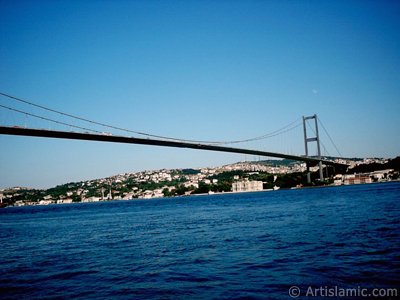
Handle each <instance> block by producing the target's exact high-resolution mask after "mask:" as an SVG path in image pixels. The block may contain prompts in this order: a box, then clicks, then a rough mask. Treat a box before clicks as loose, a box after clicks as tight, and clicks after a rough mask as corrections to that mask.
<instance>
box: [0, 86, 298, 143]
mask: <svg viewBox="0 0 400 300" xmlns="http://www.w3.org/2000/svg"><path fill="white" fill-rule="evenodd" d="M0 95H2V96H4V97H7V98H9V99H12V100H15V101H19V102H22V103H25V104H28V105H31V106H34V107H37V108H40V109H43V110H47V111H50V112H52V113H56V114H60V115H63V116H66V117H70V118H73V119H77V120H80V121H84V122H88V123H91V124H94V125H98V126H102V127H106V128H110V129H114V130H119V131H124V132H129V133H134V134H138V135H143V136H147V137H152V138H160V139H164V140H172V141H180V142H189V143H204V144H237V143H244V142H251V141H257V140H262V139H267V138H271V137H274V136H277V135H279V134H283V133H285V132H288V131H290V130H293V129H295V128H297V127H298V126H300V125H301V124H298V125H296V126H292V125H294V124H295V123H296V122H299V121H300V119H298V120H295V121H294V122H292V123H290V124H288V125H286V126H284V127H282V128H280V129H278V130H275V131H273V132H270V133H267V134H264V135H261V136H257V137H253V138H249V139H244V140H234V141H202V140H189V139H180V138H173V137H167V136H161V135H155V134H149V133H145V132H140V131H135V130H130V129H126V128H121V127H117V126H113V125H109V124H105V123H101V122H97V121H92V120H89V119H86V118H83V117H79V116H75V115H72V114H68V113H65V112H62V111H59V110H55V109H52V108H49V107H45V106H42V105H39V104H35V103H33V102H30V101H27V100H24V99H21V98H18V97H15V96H12V95H9V94H6V93H3V92H0ZM53 121H54V120H53ZM290 126H292V127H290ZM74 127H76V128H79V126H74ZM85 130H87V129H85ZM90 131H93V132H100V131H96V130H90Z"/></svg>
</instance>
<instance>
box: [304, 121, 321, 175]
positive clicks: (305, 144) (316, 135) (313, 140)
mask: <svg viewBox="0 0 400 300" xmlns="http://www.w3.org/2000/svg"><path fill="white" fill-rule="evenodd" d="M310 119H314V121H315V137H310V138H309V137H307V126H306V125H307V120H310ZM303 129H304V146H305V150H306V156H307V157H308V143H311V142H317V156H318V158H319V159H321V147H320V145H319V133H318V121H317V115H313V116H310V117H304V116H303ZM318 165H319V179H320V180H321V181H323V180H324V173H323V169H322V161H321V160H320V161H319V163H318ZM307 182H308V183H311V174H310V168H309V166H308V164H307Z"/></svg>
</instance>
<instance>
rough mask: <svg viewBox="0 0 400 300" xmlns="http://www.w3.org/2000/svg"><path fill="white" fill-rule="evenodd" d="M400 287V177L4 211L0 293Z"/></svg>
mask: <svg viewBox="0 0 400 300" xmlns="http://www.w3.org/2000/svg"><path fill="white" fill-rule="evenodd" d="M399 285H400V183H399V182H393V183H382V184H367V185H354V186H342V187H325V188H312V189H298V190H279V191H273V192H257V193H242V194H225V195H211V196H193V197H182V198H170V199H157V200H132V201H112V202H101V203H87V204H84V203H82V204H65V205H50V206H35V207H19V208H17V207H15V208H5V209H1V210H0V298H1V299H55V298H56V299H291V298H290V296H289V289H290V288H291V287H293V286H296V287H297V288H298V291H299V292H300V297H299V298H300V299H306V298H308V297H305V293H306V290H307V289H308V288H309V287H310V286H311V287H313V288H318V287H326V288H329V289H330V288H333V287H339V288H358V289H360V288H366V289H373V288H382V289H383V288H397V289H399ZM399 291H400V290H399ZM308 296H310V295H308ZM314 296H315V295H314ZM320 296H321V297H320V298H325V299H326V297H323V296H322V295H321V294H320ZM316 298H318V297H316ZM358 298H360V297H353V298H351V299H358ZM369 298H372V297H367V298H363V299H369ZM380 298H383V297H380ZM395 298H396V297H394V296H392V297H388V299H395ZM334 299H339V298H338V297H336V298H335V297H334ZM346 299H350V298H346Z"/></svg>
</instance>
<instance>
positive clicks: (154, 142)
mask: <svg viewBox="0 0 400 300" xmlns="http://www.w3.org/2000/svg"><path fill="white" fill-rule="evenodd" d="M0 134H5V135H19V136H32V137H46V138H58V139H72V140H86V141H100V142H112V143H126V144H139V145H151V146H163V147H175V148H189V149H197V150H208V151H219V152H229V153H240V154H250V155H258V156H266V157H277V158H286V159H291V160H296V161H304V162H307V163H309V164H310V165H313V164H317V163H319V162H320V161H322V163H324V164H326V165H333V166H342V167H346V166H347V165H343V164H338V163H336V162H333V161H329V160H323V159H318V158H316V157H306V156H297V155H289V154H283V153H276V152H266V151H259V150H250V149H242V148H231V147H224V146H216V145H209V144H196V143H187V142H178V141H167V140H159V139H149V138H145V139H144V138H135V137H126V136H115V135H107V134H93V133H79V132H73V131H54V130H45V129H32V128H23V127H18V126H14V127H8V126H0Z"/></svg>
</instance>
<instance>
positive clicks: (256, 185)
mask: <svg viewBox="0 0 400 300" xmlns="http://www.w3.org/2000/svg"><path fill="white" fill-rule="evenodd" d="M262 190H263V183H262V181H250V180H247V179H246V180H241V181H235V182H233V183H232V192H253V191H262Z"/></svg>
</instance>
